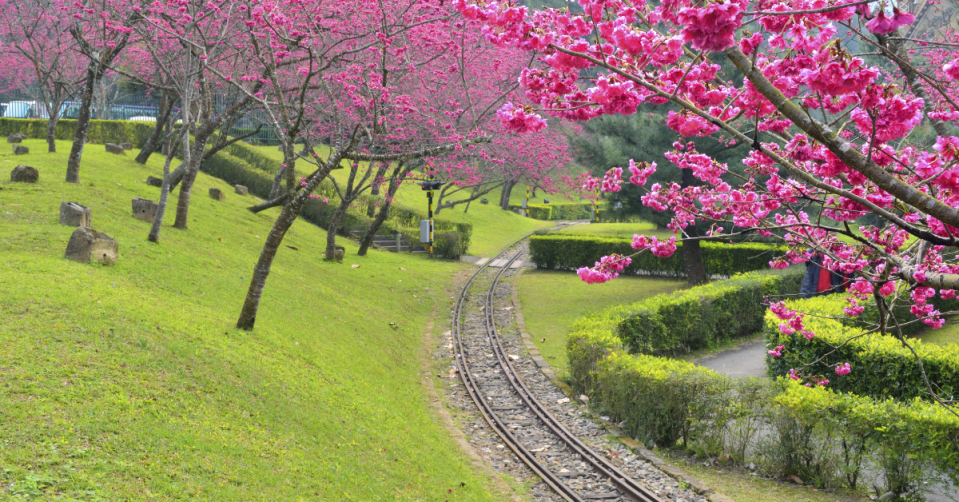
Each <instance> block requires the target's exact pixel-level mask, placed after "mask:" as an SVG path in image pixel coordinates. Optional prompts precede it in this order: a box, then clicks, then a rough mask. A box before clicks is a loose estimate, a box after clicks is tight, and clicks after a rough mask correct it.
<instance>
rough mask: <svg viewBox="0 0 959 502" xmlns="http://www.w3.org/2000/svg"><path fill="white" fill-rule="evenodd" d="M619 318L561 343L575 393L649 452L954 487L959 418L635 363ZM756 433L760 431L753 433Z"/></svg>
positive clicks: (660, 362) (889, 487)
mask: <svg viewBox="0 0 959 502" xmlns="http://www.w3.org/2000/svg"><path fill="white" fill-rule="evenodd" d="M615 326H616V319H615V316H610V315H608V314H601V315H594V316H589V317H587V318H584V319H580V320H579V321H577V322H576V323H575V324H574V328H573V332H572V333H571V334H570V335H569V337H568V338H567V345H566V350H567V356H568V359H569V368H570V376H571V384H572V386H573V388H574V389H575V390H576V391H578V392H581V393H585V394H587V395H589V397H590V401H589V403H590V406H592V407H594V408H595V409H596V410H597V411H599V412H600V413H603V414H606V415H608V416H609V417H610V419H611V420H612V421H614V422H622V423H623V429H624V430H625V431H626V432H627V433H629V434H630V435H631V436H632V437H635V438H637V439H638V440H640V441H642V442H644V443H646V444H648V445H650V446H655V445H659V446H663V447H674V446H677V444H680V445H681V446H683V447H685V448H686V449H688V450H690V451H692V452H694V453H696V454H699V455H702V456H710V457H714V458H715V457H718V456H723V455H728V456H729V457H730V458H731V459H733V460H734V461H736V462H739V463H746V462H748V461H752V462H756V463H759V464H760V465H761V466H762V469H763V470H764V471H765V472H767V473H768V474H771V475H773V476H787V475H790V474H793V475H797V476H799V477H800V478H801V479H803V480H804V481H806V482H807V483H809V484H813V485H815V486H820V487H836V486H843V485H845V486H851V487H855V486H857V485H867V483H866V480H864V479H863V478H864V477H866V475H867V473H866V472H864V470H863V466H864V465H866V464H867V462H868V463H870V464H871V465H872V466H874V467H875V469H872V471H876V470H878V471H879V472H878V473H877V474H878V475H876V476H875V477H876V478H877V479H873V480H869V481H871V482H872V483H874V484H876V485H877V486H882V487H883V488H884V489H885V490H886V491H892V492H894V493H896V494H898V495H902V494H909V493H912V492H916V491H919V492H921V491H922V490H923V489H927V487H928V485H927V484H926V482H927V481H930V480H933V481H935V480H940V481H950V482H952V483H953V484H956V483H957V482H959V475H957V472H959V419H957V418H956V416H955V415H953V414H951V413H950V412H948V411H947V410H945V409H943V408H942V407H940V406H938V405H934V404H929V403H924V402H921V401H918V400H915V401H911V402H908V403H903V402H897V401H893V400H875V399H871V398H869V397H862V396H855V395H852V394H841V393H837V392H834V391H831V390H828V389H826V388H822V387H814V388H808V387H805V386H803V385H801V384H799V383H797V382H793V381H791V380H786V379H780V380H778V381H771V380H768V379H755V378H754V379H730V378H728V377H725V376H722V375H719V374H717V373H715V372H713V371H711V370H708V369H705V368H701V367H698V366H695V365H693V364H689V363H686V362H682V361H678V360H669V359H662V358H657V357H653V356H630V355H628V354H625V353H624V352H623V346H622V343H621V342H620V340H619V338H618V337H617V336H616V334H615ZM761 431H762V433H761V434H760V432H761Z"/></svg>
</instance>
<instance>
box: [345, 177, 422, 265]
mask: <svg viewBox="0 0 959 502" xmlns="http://www.w3.org/2000/svg"><path fill="white" fill-rule="evenodd" d="M412 168H413V165H409V167H407V164H406V163H404V162H400V163H399V164H398V165H397V166H396V167H395V168H393V174H392V175H391V176H390V182H389V185H388V186H387V188H386V199H385V200H384V201H383V204H381V205H380V210H379V211H378V212H377V213H376V217H375V218H373V222H372V223H370V228H368V229H366V234H365V235H363V238H362V239H360V249H359V251H357V252H356V254H357V255H359V256H366V252H367V251H368V250H369V249H370V246H372V245H373V238H374V237H375V236H376V232H379V231H380V227H381V226H383V223H384V222H385V221H386V217H387V216H388V215H389V212H390V206H392V205H393V197H395V196H396V192H397V191H398V190H399V188H400V184H401V181H402V178H403V176H405V175H406V174H407V173H409V172H410V171H411V170H412ZM397 251H399V250H397Z"/></svg>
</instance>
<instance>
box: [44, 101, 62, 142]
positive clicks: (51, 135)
mask: <svg viewBox="0 0 959 502" xmlns="http://www.w3.org/2000/svg"><path fill="white" fill-rule="evenodd" d="M59 106H60V105H57V107H58V108H59ZM58 122H60V110H59V109H57V110H56V111H51V112H50V119H49V120H47V152H49V153H56V151H57V141H56V140H57V123H58Z"/></svg>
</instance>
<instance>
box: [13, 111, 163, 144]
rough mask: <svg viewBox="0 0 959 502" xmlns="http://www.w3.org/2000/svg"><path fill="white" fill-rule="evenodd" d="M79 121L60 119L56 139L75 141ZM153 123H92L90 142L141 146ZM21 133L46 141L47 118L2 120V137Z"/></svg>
mask: <svg viewBox="0 0 959 502" xmlns="http://www.w3.org/2000/svg"><path fill="white" fill-rule="evenodd" d="M76 126H77V121H76V120H71V119H60V120H59V121H58V122H57V130H56V133H55V137H56V139H59V140H72V139H73V135H74V133H75V131H76ZM153 127H154V123H153V122H130V121H127V120H91V121H90V126H89V129H88V130H87V142H88V143H95V144H100V145H102V144H104V143H117V144H119V143H133V145H134V146H136V147H138V148H139V147H140V146H142V145H143V143H145V142H146V140H147V138H148V137H149V136H150V133H151V132H153ZM15 132H18V133H20V134H23V135H26V136H27V137H28V138H33V139H45V138H46V137H47V120H46V119H7V118H0V136H3V137H6V136H9V135H10V134H13V133H15Z"/></svg>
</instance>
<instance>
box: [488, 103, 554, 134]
mask: <svg viewBox="0 0 959 502" xmlns="http://www.w3.org/2000/svg"><path fill="white" fill-rule="evenodd" d="M496 116H497V117H498V118H499V120H500V122H501V123H502V124H503V127H504V128H506V130H507V131H512V132H517V133H526V132H537V131H541V130H543V129H544V128H545V127H546V121H545V120H543V117H540V116H539V115H538V114H536V113H535V112H533V109H532V108H530V107H528V106H524V107H518V106H514V105H513V103H506V104H505V105H503V107H502V108H500V109H499V110H497V111H496Z"/></svg>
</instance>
